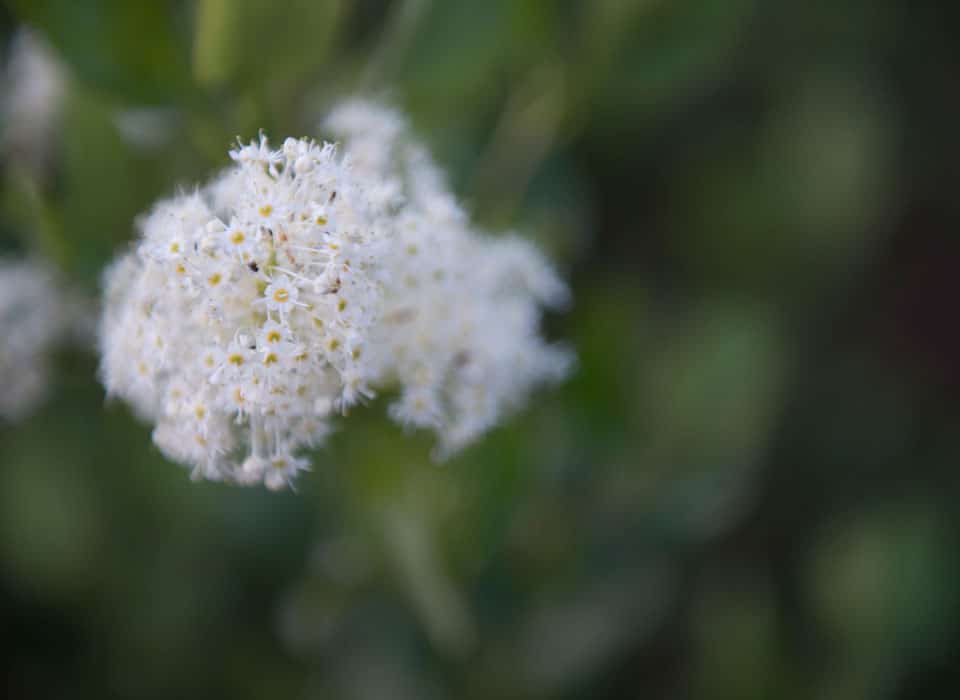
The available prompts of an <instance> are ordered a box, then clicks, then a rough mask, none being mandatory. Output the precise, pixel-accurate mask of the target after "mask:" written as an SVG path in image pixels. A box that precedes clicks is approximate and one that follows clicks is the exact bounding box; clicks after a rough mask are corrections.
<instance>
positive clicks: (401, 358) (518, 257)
mask: <svg viewBox="0 0 960 700" xmlns="http://www.w3.org/2000/svg"><path fill="white" fill-rule="evenodd" d="M329 126H330V128H331V130H332V131H334V132H335V133H336V134H337V135H339V136H341V137H342V138H343V140H344V144H345V150H343V151H342V152H341V151H340V150H339V148H338V147H337V146H334V145H332V144H330V143H317V142H314V141H311V140H308V139H299V140H296V139H287V140H286V141H285V142H284V143H283V144H282V147H281V148H280V149H277V150H273V149H272V148H271V147H270V144H269V142H268V140H267V139H266V138H265V137H264V136H263V135H261V136H260V138H259V139H258V140H256V141H254V142H252V143H250V144H248V145H243V144H241V145H239V146H238V147H237V148H236V149H235V150H233V151H231V153H230V155H231V157H232V159H233V166H232V167H230V168H229V169H227V170H226V171H224V172H223V173H221V174H220V175H219V176H217V177H216V178H214V180H213V181H211V182H210V183H208V184H207V185H205V186H203V187H200V188H198V189H197V190H196V191H194V192H192V193H187V194H181V195H179V196H177V197H174V198H172V199H169V200H165V201H162V202H160V203H159V204H157V205H156V206H155V207H154V209H153V210H152V211H151V212H150V213H149V214H148V215H147V216H145V217H144V218H143V219H142V220H141V221H140V224H139V227H140V231H141V237H140V239H139V240H138V241H137V242H136V244H135V246H134V247H133V249H132V250H130V251H129V252H128V253H127V254H125V255H123V256H121V257H120V259H119V260H118V261H116V262H115V263H114V264H113V265H112V267H111V268H110V270H109V271H108V273H107V275H106V279H105V303H104V312H103V317H102V319H101V328H100V343H101V351H102V361H101V375H102V379H103V381H104V383H105V385H106V387H107V390H108V393H109V394H111V395H116V396H119V397H122V398H124V399H125V400H127V401H128V402H129V403H130V404H131V405H132V406H133V407H134V409H135V411H136V412H137V413H138V414H139V415H141V416H142V417H143V418H144V419H146V420H148V421H151V422H153V423H155V425H156V428H155V430H154V436H153V437H154V441H155V443H156V444H157V445H158V446H159V447H160V449H161V450H162V451H163V452H164V453H165V454H166V455H167V456H168V457H170V458H171V459H174V460H176V461H180V462H183V463H186V464H187V465H189V466H191V467H192V468H193V474H194V476H195V477H198V478H207V479H214V480H229V481H233V482H236V483H241V484H252V483H262V484H264V485H266V486H267V487H268V488H271V489H276V488H283V487H286V486H291V485H292V484H293V483H294V480H295V478H296V477H297V475H298V474H299V472H301V471H304V470H306V469H307V468H308V467H309V462H308V461H307V459H306V458H304V457H303V456H302V452H303V450H304V449H305V448H310V447H314V446H317V445H320V444H322V443H323V441H324V439H325V438H326V436H327V434H328V433H329V432H330V429H331V424H330V421H331V420H333V416H334V415H335V414H336V413H337V412H339V413H346V410H347V409H348V408H349V407H350V406H352V405H354V404H356V403H358V402H361V401H367V400H370V399H372V398H373V397H374V396H375V393H376V391H377V390H378V389H385V388H389V387H394V386H395V387H398V388H399V389H400V398H399V399H398V400H397V401H396V402H395V403H394V404H393V405H392V406H391V408H390V415H391V416H393V417H394V418H395V419H397V420H398V421H399V422H402V423H404V424H407V425H410V426H413V427H426V428H431V429H433V430H435V431H436V432H437V434H438V436H439V438H440V450H439V452H440V453H441V455H447V454H450V453H453V452H455V451H456V450H458V449H460V448H461V447H463V446H464V445H466V444H468V443H469V442H470V441H472V440H473V439H475V438H476V437H477V436H479V435H480V434H481V433H483V432H484V431H486V430H487V429H489V428H490V427H492V426H493V425H494V424H495V423H496V422H497V421H498V420H499V418H500V417H501V416H502V415H503V414H504V413H505V412H506V411H508V410H510V409H512V408H514V407H516V406H517V405H519V404H520V403H521V402H522V399H523V398H524V397H525V396H526V394H527V393H528V392H529V390H530V389H531V388H532V386H533V385H534V384H536V383H538V382H541V381H543V380H545V379H548V378H554V377H558V376H561V375H562V374H563V373H564V372H565V371H566V369H567V368H568V366H569V360H570V355H569V353H568V352H567V351H565V350H562V349H558V348H556V347H554V346H552V345H549V344H547V343H546V342H544V341H543V340H542V339H541V338H540V337H539V335H538V332H537V320H538V318H539V314H540V309H541V306H543V305H546V304H551V303H556V302H559V301H561V300H562V299H563V297H564V295H565V287H564V286H563V284H562V283H561V282H560V281H559V279H558V278H557V277H556V276H555V274H554V273H553V272H552V270H551V269H550V268H549V266H548V265H547V263H546V262H545V261H544V260H543V259H542V258H541V257H540V255H539V254H538V253H537V252H536V250H535V249H534V248H533V247H532V246H530V245H529V244H527V243H525V242H523V241H521V240H520V239H516V238H493V237H490V236H488V235H486V234H483V233H481V232H479V231H476V230H474V229H473V228H471V226H470V224H469V221H468V219H467V217H466V216H465V214H463V212H462V211H461V210H460V209H459V207H458V206H457V205H456V202H455V200H454V198H453V196H452V195H451V194H450V192H449V190H448V189H447V188H446V185H445V183H444V181H443V178H442V177H441V176H440V173H439V171H438V170H437V169H436V167H435V166H434V165H433V163H432V162H431V161H430V160H429V157H428V156H427V155H426V153H425V151H424V150H423V149H422V148H421V147H419V146H418V145H417V144H415V143H414V142H412V141H411V140H410V139H409V136H408V134H407V131H408V130H407V126H406V123H405V122H404V120H403V119H402V118H401V117H400V116H399V115H398V114H397V113H396V112H394V111H392V110H389V109H385V108H382V107H379V106H377V105H374V104H371V103H365V102H349V103H345V104H344V105H342V106H341V107H340V108H338V109H337V110H335V111H334V112H333V114H332V116H331V119H330V121H329Z"/></svg>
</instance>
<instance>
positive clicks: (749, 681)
mask: <svg viewBox="0 0 960 700" xmlns="http://www.w3.org/2000/svg"><path fill="white" fill-rule="evenodd" d="M958 26H960V6H958V5H957V4H956V3H949V2H942V3H933V2H931V3H923V2H912V1H910V0H903V1H901V2H896V1H894V0H807V1H803V2H802V1H800V0H795V1H793V2H791V1H789V0H779V1H778V0H773V1H770V2H767V1H763V2H761V1H760V0H579V1H578V0H566V1H562V2H550V1H549V0H486V1H484V2H475V1H471V0H400V1H398V2H386V1H384V0H291V1H290V2H278V1H277V0H235V1H234V0H200V1H199V2H169V3H168V2H157V1H154V0H138V1H137V2H130V1H128V0H12V1H10V2H6V3H4V5H3V9H2V10H0V28H2V29H0V32H2V41H3V47H4V56H5V58H4V65H6V66H7V68H5V69H4V71H5V72H4V76H5V78H4V87H3V95H4V97H3V98H2V100H0V101H2V102H4V104H7V105H8V106H7V107H6V108H5V111H4V112H3V113H4V115H5V123H4V124H3V127H4V129H5V130H6V131H7V132H9V131H10V130H11V129H12V128H13V119H12V117H11V116H10V115H11V111H10V108H9V103H10V102H11V100H13V98H12V97H10V95H11V94H12V88H11V85H12V84H14V83H15V82H16V81H15V77H16V75H15V74H16V70H15V68H14V67H13V66H9V65H8V58H9V57H10V56H11V55H12V53H13V52H14V49H13V47H14V46H15V45H16V42H17V41H18V37H22V36H23V32H24V31H29V32H30V33H31V36H32V38H33V39H32V40H35V41H37V42H41V43H46V45H47V46H48V47H49V50H50V52H51V53H52V55H53V56H54V57H55V60H56V61H57V64H58V66H59V68H58V70H59V71H60V73H61V78H62V81H63V86H62V94H61V98H60V100H59V101H58V102H57V107H56V112H55V115H54V116H55V120H56V122H55V127H54V128H53V129H51V130H50V131H49V132H47V133H45V135H43V137H42V138H40V139H34V142H33V143H32V145H29V144H28V145H24V144H23V143H21V142H20V141H18V140H17V139H16V138H13V137H9V136H8V138H7V139H6V140H5V144H6V145H5V147H4V151H3V161H2V178H0V182H2V191H0V249H2V250H3V252H4V254H5V255H6V256H20V255H24V254H27V253H30V254H33V255H44V256H46V257H47V258H49V259H50V260H52V261H54V263H55V264H56V265H57V266H58V268H59V269H60V270H61V272H62V274H63V276H64V279H65V280H67V283H68V284H69V285H72V286H71V288H72V289H73V290H75V292H74V293H75V294H77V295H79V296H83V294H87V295H89V296H90V298H91V299H92V298H94V295H95V293H96V290H97V284H98V277H99V273H100V270H101V268H102V267H103V265H104V264H105V263H106V262H107V261H108V260H109V259H110V258H111V256H112V255H113V254H114V253H115V252H116V251H117V250H120V249H122V248H123V246H124V245H125V243H126V242H127V241H129V240H130V239H131V236H133V235H134V227H133V221H134V219H135V217H136V215H137V214H138V213H140V212H143V211H144V210H145V209H147V208H148V207H149V206H150V204H151V202H153V201H154V200H155V199H156V198H158V197H160V196H164V195H166V194H169V193H170V192H172V191H173V190H174V188H176V187H177V186H183V187H189V186H190V185H191V184H192V183H194V182H197V181H199V180H201V179H203V178H204V177H206V176H207V175H209V174H210V173H211V172H213V171H215V170H216V169H218V168H220V167H222V166H224V165H225V164H226V163H227V150H228V148H229V146H230V144H231V142H233V141H234V139H235V137H237V136H243V137H244V138H250V137H252V136H254V135H255V134H256V132H257V130H258V129H260V128H263V129H265V130H266V131H267V133H269V134H271V135H275V136H277V137H282V136H285V135H302V134H310V135H321V134H319V133H318V131H317V126H316V125H317V124H318V123H319V120H320V119H321V117H322V116H323V114H324V110H325V109H326V108H327V107H328V106H329V105H330V104H332V103H333V102H335V101H336V100H337V99H338V98H341V97H344V96H348V95H353V94H357V93H360V94H364V95H374V96H381V97H385V98H387V99H389V100H391V101H393V102H394V103H395V104H397V105H399V106H401V107H402V108H403V109H404V110H405V111H406V112H407V113H408V114H409V115H410V118H411V120H412V122H413V124H414V125H415V128H416V130H417V132H418V133H419V134H420V135H421V136H422V137H423V138H424V139H425V140H426V141H427V142H428V143H429V144H430V146H431V148H432V150H433V152H434V154H435V155H436V156H437V158H438V160H439V161H440V162H441V163H444V164H446V166H447V167H448V169H449V174H450V177H451V181H452V182H453V183H454V185H455V187H456V189H457V191H458V192H459V194H460V195H461V197H462V198H463V200H464V202H465V203H466V204H467V206H468V207H469V209H470V211H471V212H472V213H473V215H474V216H475V217H476V218H477V219H478V220H479V221H481V222H483V223H484V225H486V226H488V227H489V228H490V229H491V230H493V231H501V230H507V229H514V230H519V231H522V232H524V234H526V235H528V236H530V237H531V238H533V239H535V240H536V241H537V242H538V244H539V245H540V246H541V247H542V248H543V249H544V250H545V251H547V252H548V254H549V255H550V257H551V258H552V259H553V260H555V261H556V264H557V265H558V267H559V268H560V269H562V270H563V271H564V275H565V276H566V277H567V278H568V279H569V280H570V282H571V285H572V288H573V292H574V299H575V301H574V304H573V306H572V307H571V308H570V310H569V311H567V312H565V313H563V314H559V315H555V316H551V317H549V318H548V319H546V329H547V331H546V332H547V333H548V335H549V336H550V337H552V338H555V339H558V340H566V341H568V342H570V343H571V344H572V345H573V346H574V347H575V348H576V350H577V353H578V356H579V366H578V369H577V372H576V373H575V374H574V376H573V377H572V378H571V379H570V380H569V381H567V382H566V383H565V384H563V385H562V386H560V387H558V388H556V389H549V390H544V391H541V392H539V393H537V394H536V395H535V396H534V397H533V399H532V401H531V402H530V404H529V406H528V407H527V409H526V410H525V411H524V412H523V413H522V414H520V415H519V416H517V417H516V418H515V419H514V420H511V421H509V422H508V423H507V424H506V425H504V426H503V427H502V428H500V429H498V430H496V431H495V432H493V433H492V434H491V435H489V436H488V437H487V438H486V439H485V440H483V441H482V442H481V443H480V444H478V445H476V446H475V447H473V448H471V449H469V450H468V451H467V452H465V453H464V454H463V455H462V456H460V457H458V458H456V459H454V460H453V461H451V462H450V463H448V464H444V465H436V464H432V463H431V462H430V460H429V457H428V455H429V451H430V440H429V439H428V438H427V437H421V436H409V435H405V434H404V433H403V431H402V430H399V429H397V428H396V427H395V426H393V425H391V424H389V423H388V421H387V420H385V419H384V418H383V416H382V413H383V412H382V406H381V405H377V404H375V405H374V406H373V407H371V408H370V409H367V410H363V411H360V412H357V413H355V414H354V415H352V416H351V417H350V418H349V420H348V421H344V422H343V424H342V429H341V430H340V431H339V432H338V433H337V434H336V435H335V436H334V437H333V439H332V441H331V443H330V445H329V446H328V447H327V448H326V449H324V450H323V451H322V452H321V453H320V454H319V455H318V456H317V459H316V460H315V463H316V464H317V468H316V469H315V471H314V472H313V473H312V474H308V475H306V477H305V478H303V479H302V480H301V481H300V483H299V492H298V493H296V494H293V493H283V494H273V493H268V492H265V491H263V490H262V489H252V490H251V489H243V488H237V487H229V486H224V485H216V484H205V483H204V484H201V483H191V482H190V481H189V478H188V474H187V472H186V470H184V469H181V468H179V467H177V466H176V465H172V464H169V463H166V462H165V461H164V460H163V458H162V457H161V456H160V455H159V453H158V451H157V450H156V449H155V448H154V447H153V446H152V445H151V443H150V437H149V428H148V427H147V426H144V425H142V424H139V423H138V422H137V421H136V420H135V419H134V418H133V417H132V416H131V415H130V413H129V412H128V410H127V409H126V408H125V407H124V406H123V405H121V404H112V403H111V404H107V403H105V401H104V395H103V391H102V389H101V388H100V386H99V384H98V382H97V380H96V358H95V356H94V354H93V353H92V352H91V351H90V350H88V349H85V348H84V347H82V345H81V347H73V348H69V347H67V348H64V349H62V350H59V351H57V353H56V355H55V357H54V358H53V363H54V371H53V373H52V377H51V387H50V391H49V396H48V398H47V400H46V401H45V402H44V403H43V404H42V406H41V407H40V408H39V409H38V410H36V411H35V412H34V413H33V415H32V416H30V417H29V418H28V419H27V420H24V421H22V422H19V423H8V424H4V425H2V426H0V625H2V628H0V629H2V640H3V642H5V644H4V647H5V649H6V650H5V651H4V652H3V655H2V660H0V668H2V671H0V694H2V695H3V696H4V697H9V698H47V697H49V698H65V697H71V698H87V697H89V698H107V697H110V698H113V697H117V698H121V697H122V698H164V699H168V698H183V699H189V698H205V699H208V698H231V699H232V700H243V699H245V698H251V699H252V698H264V697H270V698H280V697H282V698H345V699H347V700H352V699H357V700H368V699H369V700H374V699H380V698H391V699H401V700H402V699H406V698H411V699H412V698H417V699H419V698H425V699H427V700H430V699H434V698H477V699H479V698H508V699H518V700H519V699H526V698H531V699H539V698H561V699H562V698H785V699H790V698H808V697H817V698H827V699H835V700H841V699H844V700H845V699H847V698H891V699H893V698H903V699H907V698H911V699H912V698H919V697H949V696H950V695H951V694H952V693H956V692H957V691H958V690H960V617H958V613H960V608H958V604H960V600H958V593H960V509H958V508H957V505H956V500H957V495H958V470H957V460H958V457H960V441H958V425H960V423H958V421H960V413H958V408H960V406H958V401H957V396H958V394H957V392H958V388H960V332H958V330H957V325H956V321H955V319H954V312H951V311H950V309H952V308H954V307H955V301H956V299H957V298H958V296H960V277H958V272H960V241H958V239H957V234H958V228H957V227H958V224H960V205H958V202H960V198H958V197H957V187H958V182H960V168H958V162H960V160H958V156H960V147H958V144H960V139H958V137H957V124H958V123H960V91H958V89H957V87H958V75H960V42H958V41H957V31H956V29H957V27H958ZM44 104H46V103H44ZM27 121H28V123H29V122H30V120H29V119H28V120H27ZM37 121H38V122H39V121H40V117H39V116H38V117H37ZM76 290H79V291H76ZM0 391H2V387H0Z"/></svg>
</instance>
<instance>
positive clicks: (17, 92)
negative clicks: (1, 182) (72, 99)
mask: <svg viewBox="0 0 960 700" xmlns="http://www.w3.org/2000/svg"><path fill="white" fill-rule="evenodd" d="M4 82H5V86H4V87H5V89H4V91H3V97H2V100H3V109H2V113H3V122H4V127H3V135H2V139H3V150H4V152H5V153H6V154H8V155H12V156H14V157H16V158H17V159H18V160H20V161H21V162H24V163H25V164H26V165H27V166H28V167H30V168H31V169H33V170H35V171H42V170H44V169H46V168H47V166H48V164H49V160H50V158H51V155H52V151H53V144H54V142H55V136H56V130H57V125H58V120H59V117H60V111H61V106H62V104H63V98H64V94H65V92H66V89H65V86H66V74H65V70H64V67H63V65H62V64H61V63H60V61H59V59H58V58H57V57H56V56H55V55H54V54H53V51H52V50H51V49H50V47H49V46H48V45H47V43H46V42H45V41H44V40H43V38H41V37H40V36H39V35H37V34H35V33H34V32H32V31H30V30H27V29H21V30H20V31H18V32H17V34H16V35H15V36H14V38H13V41H12V42H11V46H10V58H9V62H8V64H7V68H6V75H5V76H4Z"/></svg>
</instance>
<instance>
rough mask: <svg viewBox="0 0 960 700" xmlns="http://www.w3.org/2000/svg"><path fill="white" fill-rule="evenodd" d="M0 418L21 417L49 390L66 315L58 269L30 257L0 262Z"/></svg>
mask: <svg viewBox="0 0 960 700" xmlns="http://www.w3.org/2000/svg"><path fill="white" fill-rule="evenodd" d="M0 291H2V293H0V323H2V324H3V328H4V333H3V338H2V340H0V382H2V383H3V391H2V392H0V417H2V418H3V419H4V420H6V421H17V420H19V419H21V418H23V417H24V416H26V415H27V414H28V413H29V412H30V411H32V410H33V409H34V408H35V407H36V405H37V404H38V403H39V402H40V400H41V399H43V397H44V396H45V394H46V390H47V387H48V384H49V374H50V372H49V366H48V364H49V360H50V353H51V351H52V349H53V346H54V345H55V344H56V342H57V341H58V340H60V339H61V337H62V336H63V335H64V333H65V331H66V330H67V326H68V319H67V317H66V316H65V313H64V304H63V299H62V297H61V294H60V292H59V289H58V287H57V284H56V281H55V277H54V274H53V272H52V271H51V270H49V269H48V268H47V267H45V266H43V265H41V264H39V263H36V262H31V261H26V260H3V261H0Z"/></svg>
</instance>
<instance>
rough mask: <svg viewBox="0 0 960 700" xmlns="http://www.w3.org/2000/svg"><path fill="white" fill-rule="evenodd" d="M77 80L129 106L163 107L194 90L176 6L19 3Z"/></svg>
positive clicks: (101, 1) (121, 1)
mask: <svg viewBox="0 0 960 700" xmlns="http://www.w3.org/2000/svg"><path fill="white" fill-rule="evenodd" d="M13 6H14V8H15V11H16V12H17V13H18V14H19V16H20V18H21V19H22V20H23V21H25V22H26V23H28V24H31V25H34V26H36V27H37V28H38V29H40V30H41V31H42V32H43V33H44V34H46V36H47V38H48V39H49V40H50V42H51V43H52V44H53V45H54V46H55V48H56V49H57V50H58V51H59V52H60V53H61V54H62V55H63V57H64V59H65V60H66V61H67V63H68V64H69V65H70V67H71V68H72V69H73V71H74V72H75V74H76V75H77V77H78V78H79V79H80V80H82V81H85V82H87V83H89V84H91V85H93V86H95V87H97V88H98V89H101V90H105V91H108V92H110V93H111V94H113V95H115V96H118V97H120V98H122V99H124V100H126V101H128V102H136V103H158V102H163V101H166V100H169V99H171V98H172V97H174V96H176V95H178V94H180V93H182V92H183V91H184V90H186V89H188V88H189V72H188V69H187V63H186V59H185V56H186V47H185V44H184V39H185V37H184V36H181V35H179V34H178V33H177V32H176V21H177V16H176V12H175V11H174V10H175V9H176V5H175V4H172V3H169V2H162V1H161V0H139V2H128V1H127V0H14V2H13Z"/></svg>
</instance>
